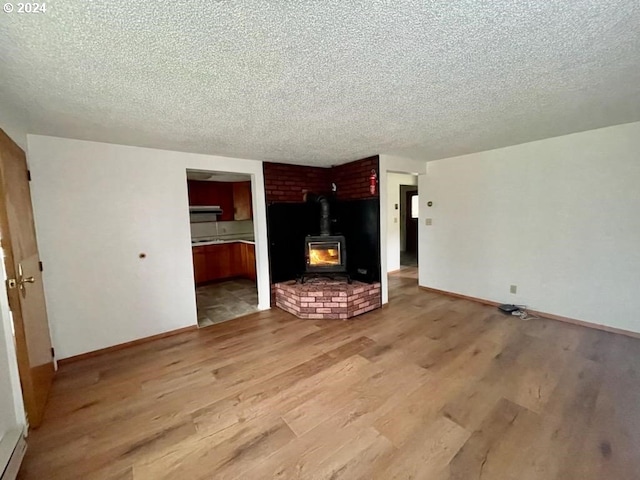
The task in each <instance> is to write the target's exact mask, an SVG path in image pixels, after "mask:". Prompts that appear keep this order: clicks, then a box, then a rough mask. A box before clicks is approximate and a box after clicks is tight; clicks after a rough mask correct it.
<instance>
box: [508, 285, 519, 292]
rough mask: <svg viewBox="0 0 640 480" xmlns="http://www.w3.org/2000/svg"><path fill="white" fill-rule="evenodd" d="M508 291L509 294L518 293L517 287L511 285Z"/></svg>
mask: <svg viewBox="0 0 640 480" xmlns="http://www.w3.org/2000/svg"><path fill="white" fill-rule="evenodd" d="M509 291H510V292H511V293H518V286H517V285H511V288H510V289H509Z"/></svg>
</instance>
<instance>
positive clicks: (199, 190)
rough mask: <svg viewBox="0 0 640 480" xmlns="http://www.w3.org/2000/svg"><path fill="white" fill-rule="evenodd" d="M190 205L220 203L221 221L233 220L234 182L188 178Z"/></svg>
mask: <svg viewBox="0 0 640 480" xmlns="http://www.w3.org/2000/svg"><path fill="white" fill-rule="evenodd" d="M187 189H188V191H189V205H196V206H197V205H218V206H220V208H222V215H220V217H218V220H220V221H227V220H233V217H234V215H233V183H231V182H207V181H199V180H187Z"/></svg>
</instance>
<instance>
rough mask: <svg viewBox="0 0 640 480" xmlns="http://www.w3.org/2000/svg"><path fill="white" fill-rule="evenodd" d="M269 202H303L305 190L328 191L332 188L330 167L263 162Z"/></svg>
mask: <svg viewBox="0 0 640 480" xmlns="http://www.w3.org/2000/svg"><path fill="white" fill-rule="evenodd" d="M263 171H264V186H265V193H266V197H267V203H275V202H303V201H304V200H303V198H302V195H303V191H304V190H307V191H309V192H314V193H326V192H327V191H329V189H330V185H331V182H330V180H329V174H330V173H331V169H330V168H320V167H307V166H302V165H288V164H284V163H271V162H264V163H263Z"/></svg>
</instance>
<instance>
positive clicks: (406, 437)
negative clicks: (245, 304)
mask: <svg viewBox="0 0 640 480" xmlns="http://www.w3.org/2000/svg"><path fill="white" fill-rule="evenodd" d="M390 282H391V286H392V292H391V304H390V305H389V306H388V307H385V308H383V309H381V310H378V311H375V312H373V313H371V314H367V315H364V316H362V317H359V318H356V319H354V320H350V321H309V320H298V319H296V318H294V317H292V316H290V315H288V314H286V313H284V312H281V311H279V310H276V309H274V310H272V311H269V312H261V313H257V314H253V315H252V316H250V317H248V318H244V319H239V320H232V321H229V322H225V323H222V324H219V325H215V326H212V327H208V328H204V329H202V330H200V331H197V332H193V333H191V332H190V333H186V334H182V335H179V336H175V337H171V338H166V339H162V340H159V341H156V342H153V343H148V344H144V345H140V346H137V347H134V348H131V349H128V350H126V351H120V352H115V353H111V354H108V355H105V356H103V357H97V358H92V359H87V360H85V361H82V362H80V363H76V364H71V365H67V366H65V367H64V368H62V369H61V371H60V372H59V374H58V377H57V379H56V383H55V385H54V389H53V395H52V397H51V400H50V403H49V406H48V410H47V414H46V416H45V419H44V423H43V425H42V427H41V428H40V429H39V430H37V431H35V432H33V433H32V435H31V437H30V438H29V451H28V453H27V457H26V460H25V465H24V468H23V471H22V474H21V477H20V478H22V479H112V480H113V479H154V480H155V479H164V478H171V479H180V480H192V479H199V478H207V479H226V478H238V479H248V480H253V479H270V478H278V479H295V478H301V479H359V478H362V479H385V480H386V479H394V478H398V479H409V478H411V479H419V478H423V479H430V480H439V479H465V480H467V479H501V480H502V479H518V480H529V479H540V480H550V479H581V480H582V479H607V480H608V479H637V478H639V475H640V341H638V340H634V339H630V338H627V337H623V336H619V335H614V334H609V333H604V332H598V331H594V330H589V329H585V328H582V327H577V326H572V325H565V324H562V323H558V322H554V321H550V320H533V321H529V322H523V321H521V320H519V319H517V318H515V317H506V316H503V315H502V314H500V313H499V312H497V311H496V309H495V308H492V307H488V306H482V305H479V304H476V303H472V302H469V301H466V300H460V299H454V298H450V297H447V296H442V295H438V294H435V293H429V292H422V291H419V290H418V289H417V286H416V280H415V279H412V278H410V276H409V278H407V276H397V277H392V278H391V280H390Z"/></svg>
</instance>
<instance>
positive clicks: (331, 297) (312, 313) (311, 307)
mask: <svg viewBox="0 0 640 480" xmlns="http://www.w3.org/2000/svg"><path fill="white" fill-rule="evenodd" d="M274 287H275V294H276V306H277V307H279V308H281V309H282V310H284V311H286V312H289V313H291V314H293V315H295V316H296V317H298V318H319V319H328V318H339V319H347V318H351V317H355V316H357V315H361V314H363V313H366V312H369V311H371V310H375V309H376V308H380V306H381V305H382V300H381V295H380V283H373V284H367V283H362V282H353V283H352V284H350V285H349V284H348V283H346V282H345V281H337V280H326V279H312V280H309V281H308V282H307V283H305V284H299V283H296V282H295V281H293V280H292V281H289V282H282V283H276V284H275V285H274Z"/></svg>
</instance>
